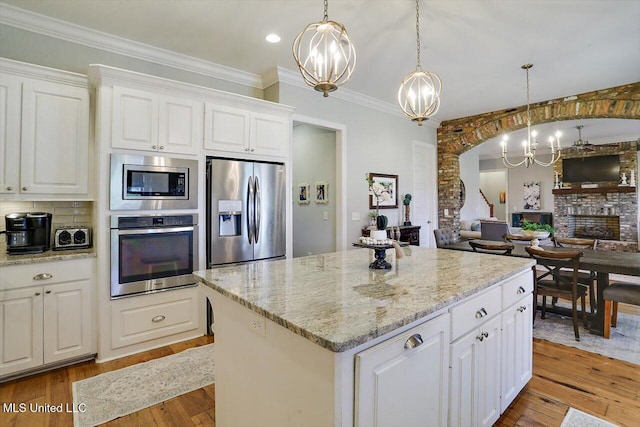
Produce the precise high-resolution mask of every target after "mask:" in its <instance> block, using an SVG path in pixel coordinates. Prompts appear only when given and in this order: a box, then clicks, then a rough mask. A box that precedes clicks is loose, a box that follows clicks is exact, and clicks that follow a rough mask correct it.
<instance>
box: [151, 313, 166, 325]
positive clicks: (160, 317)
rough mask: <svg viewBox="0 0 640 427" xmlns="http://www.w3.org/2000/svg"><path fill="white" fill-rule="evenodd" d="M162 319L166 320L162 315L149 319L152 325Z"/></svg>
mask: <svg viewBox="0 0 640 427" xmlns="http://www.w3.org/2000/svg"><path fill="white" fill-rule="evenodd" d="M164 319H166V317H164V316H163V315H162V314H161V315H159V316H155V317H154V318H153V319H151V321H152V322H153V323H158V322H162V321H163V320H164Z"/></svg>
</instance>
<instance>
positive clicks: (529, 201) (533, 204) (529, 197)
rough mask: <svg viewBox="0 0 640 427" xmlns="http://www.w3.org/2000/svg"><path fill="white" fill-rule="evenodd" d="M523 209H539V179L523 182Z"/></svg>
mask: <svg viewBox="0 0 640 427" xmlns="http://www.w3.org/2000/svg"><path fill="white" fill-rule="evenodd" d="M523 207H524V209H531V210H540V181H527V182H525V183H524V206H523Z"/></svg>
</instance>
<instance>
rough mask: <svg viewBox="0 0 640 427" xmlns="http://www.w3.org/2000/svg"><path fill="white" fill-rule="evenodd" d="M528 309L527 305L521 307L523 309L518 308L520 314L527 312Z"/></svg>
mask: <svg viewBox="0 0 640 427" xmlns="http://www.w3.org/2000/svg"><path fill="white" fill-rule="evenodd" d="M526 309H527V306H526V305H523V306H521V307H518V311H519V312H520V313H522V312H523V311H525V310H526Z"/></svg>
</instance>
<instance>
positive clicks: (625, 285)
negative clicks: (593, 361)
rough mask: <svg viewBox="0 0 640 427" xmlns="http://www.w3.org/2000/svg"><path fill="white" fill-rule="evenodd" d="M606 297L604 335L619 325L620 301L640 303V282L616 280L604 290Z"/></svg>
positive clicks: (607, 336) (608, 335)
mask: <svg viewBox="0 0 640 427" xmlns="http://www.w3.org/2000/svg"><path fill="white" fill-rule="evenodd" d="M602 296H603V298H604V337H605V338H607V339H608V338H609V337H610V334H611V328H612V327H614V328H615V327H616V326H617V325H618V303H619V302H621V303H623V304H633V305H640V283H631V282H615V283H612V284H610V285H609V286H607V287H606V288H605V289H604V291H602Z"/></svg>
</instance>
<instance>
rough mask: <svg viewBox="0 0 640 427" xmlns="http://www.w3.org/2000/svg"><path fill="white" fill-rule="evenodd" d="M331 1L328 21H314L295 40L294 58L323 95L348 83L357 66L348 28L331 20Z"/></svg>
mask: <svg viewBox="0 0 640 427" xmlns="http://www.w3.org/2000/svg"><path fill="white" fill-rule="evenodd" d="M327 10H328V2H327V0H324V18H323V19H322V21H320V22H314V23H312V24H309V25H307V26H306V27H305V29H304V30H302V32H301V33H300V34H298V36H297V37H296V39H295V40H294V41H293V57H294V59H295V60H296V63H297V64H298V68H300V73H302V77H303V78H304V81H305V82H306V83H307V84H308V85H309V86H311V87H313V88H314V89H315V90H317V91H318V92H323V94H324V95H323V96H325V97H326V96H329V92H333V91H334V90H336V89H337V88H338V86H341V85H343V84H344V83H346V82H348V81H349V79H350V78H351V73H353V68H354V67H355V65H356V50H355V48H354V46H353V43H352V42H351V39H350V38H349V35H348V34H347V30H346V29H345V28H344V25H342V24H340V23H338V22H335V21H329V17H328V13H327Z"/></svg>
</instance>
